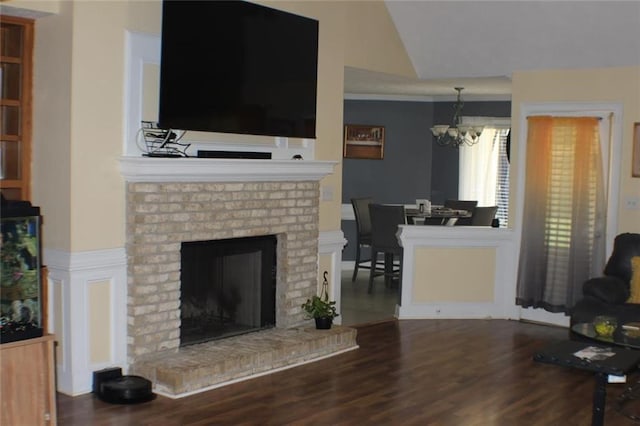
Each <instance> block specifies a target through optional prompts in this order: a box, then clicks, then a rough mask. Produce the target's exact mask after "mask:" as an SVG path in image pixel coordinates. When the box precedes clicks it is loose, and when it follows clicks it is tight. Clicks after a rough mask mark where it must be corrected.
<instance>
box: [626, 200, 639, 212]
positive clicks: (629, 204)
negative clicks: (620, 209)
mask: <svg viewBox="0 0 640 426" xmlns="http://www.w3.org/2000/svg"><path fill="white" fill-rule="evenodd" d="M624 206H625V208H626V209H628V210H638V209H640V197H627V199H626V201H625V203H624Z"/></svg>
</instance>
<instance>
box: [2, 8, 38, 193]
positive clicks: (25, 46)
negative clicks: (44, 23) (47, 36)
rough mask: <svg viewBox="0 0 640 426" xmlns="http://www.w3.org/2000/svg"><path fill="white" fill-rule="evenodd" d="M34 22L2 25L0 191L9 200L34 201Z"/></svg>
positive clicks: (7, 21) (9, 21)
mask: <svg viewBox="0 0 640 426" xmlns="http://www.w3.org/2000/svg"><path fill="white" fill-rule="evenodd" d="M32 45H33V21H30V20H27V19H21V18H14V17H10V16H2V22H0V80H1V81H0V190H1V191H2V195H3V196H4V197H5V198H7V199H19V200H28V199H29V197H30V163H31V149H30V148H31V129H30V127H29V122H30V116H31V71H32V69H31V66H32V65H31V61H32V54H33V47H32Z"/></svg>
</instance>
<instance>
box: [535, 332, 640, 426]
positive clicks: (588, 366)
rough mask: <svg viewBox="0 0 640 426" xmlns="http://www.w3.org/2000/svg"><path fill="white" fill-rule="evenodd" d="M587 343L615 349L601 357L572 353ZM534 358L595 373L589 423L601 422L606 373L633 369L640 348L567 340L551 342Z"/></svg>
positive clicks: (596, 425) (599, 424)
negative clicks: (580, 356) (592, 357)
mask: <svg viewBox="0 0 640 426" xmlns="http://www.w3.org/2000/svg"><path fill="white" fill-rule="evenodd" d="M589 346H594V347H597V348H602V349H606V350H607V351H608V352H611V353H614V355H613V356H610V357H608V358H606V359H602V360H596V359H593V360H586V359H583V358H579V357H577V356H575V355H574V354H575V353H576V352H578V351H580V350H583V349H585V348H587V347H589ZM533 360H534V361H537V362H543V363H547V364H554V365H560V366H563V367H571V368H578V369H580V370H587V371H592V372H593V373H595V388H594V390H593V406H592V415H591V425H592V426H602V425H604V407H605V401H606V397H607V389H606V385H607V379H608V376H609V375H614V376H624V375H625V374H628V373H630V372H632V371H633V370H635V369H636V368H637V367H638V364H640V351H637V350H631V349H626V348H622V347H612V346H605V345H597V344H593V343H588V342H576V341H571V340H567V341H562V342H557V343H554V344H552V345H550V346H548V347H546V348H544V349H543V350H541V351H540V352H537V353H535V354H534V355H533Z"/></svg>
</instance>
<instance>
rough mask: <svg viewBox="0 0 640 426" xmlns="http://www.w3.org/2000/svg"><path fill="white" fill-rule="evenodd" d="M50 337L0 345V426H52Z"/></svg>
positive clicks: (52, 402) (51, 350) (52, 388)
mask: <svg viewBox="0 0 640 426" xmlns="http://www.w3.org/2000/svg"><path fill="white" fill-rule="evenodd" d="M53 344H54V337H53V336H52V335H46V336H43V337H38V338H35V339H27V340H21V341H18V342H13V343H4V344H2V345H0V365H1V368H0V372H1V373H0V381H1V385H0V386H1V387H0V395H2V398H0V400H1V401H2V408H1V409H0V425H55V424H57V420H56V399H55V398H56V393H55V392H56V389H55V372H54V368H55V366H54V358H53Z"/></svg>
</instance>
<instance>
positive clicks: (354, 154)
mask: <svg viewBox="0 0 640 426" xmlns="http://www.w3.org/2000/svg"><path fill="white" fill-rule="evenodd" d="M343 156H344V158H362V159H369V160H382V159H383V158H384V126H367V125H358V124H345V126H344V152H343Z"/></svg>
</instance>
